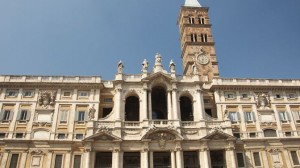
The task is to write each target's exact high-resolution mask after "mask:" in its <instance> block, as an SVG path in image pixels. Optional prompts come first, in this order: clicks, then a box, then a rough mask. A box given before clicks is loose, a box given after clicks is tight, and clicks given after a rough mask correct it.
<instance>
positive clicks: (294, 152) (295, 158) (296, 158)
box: [291, 151, 299, 165]
mask: <svg viewBox="0 0 300 168" xmlns="http://www.w3.org/2000/svg"><path fill="white" fill-rule="evenodd" d="M291 156H292V160H293V164H294V165H299V158H298V155H297V151H291Z"/></svg>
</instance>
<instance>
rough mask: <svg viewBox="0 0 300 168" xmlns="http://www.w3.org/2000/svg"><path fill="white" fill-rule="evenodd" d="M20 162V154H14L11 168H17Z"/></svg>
mask: <svg viewBox="0 0 300 168" xmlns="http://www.w3.org/2000/svg"><path fill="white" fill-rule="evenodd" d="M18 160H19V154H12V155H11V159H10V164H9V168H17V166H18Z"/></svg>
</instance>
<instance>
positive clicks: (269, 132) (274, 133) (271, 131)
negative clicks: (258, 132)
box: [264, 129, 277, 137]
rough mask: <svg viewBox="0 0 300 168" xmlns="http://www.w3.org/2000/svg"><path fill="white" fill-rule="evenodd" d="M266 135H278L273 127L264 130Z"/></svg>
mask: <svg viewBox="0 0 300 168" xmlns="http://www.w3.org/2000/svg"><path fill="white" fill-rule="evenodd" d="M264 137H277V133H276V130H273V129H265V130H264Z"/></svg>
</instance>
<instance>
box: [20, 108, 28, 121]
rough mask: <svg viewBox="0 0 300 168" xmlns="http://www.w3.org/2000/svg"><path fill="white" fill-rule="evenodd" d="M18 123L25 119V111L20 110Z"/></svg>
mask: <svg viewBox="0 0 300 168" xmlns="http://www.w3.org/2000/svg"><path fill="white" fill-rule="evenodd" d="M19 119H20V121H25V120H26V119H27V110H21V114H20V118H19Z"/></svg>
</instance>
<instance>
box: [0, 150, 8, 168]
mask: <svg viewBox="0 0 300 168" xmlns="http://www.w3.org/2000/svg"><path fill="white" fill-rule="evenodd" d="M8 155H9V153H8V152H4V153H3V156H2V160H1V168H5V167H6V164H7V161H8Z"/></svg>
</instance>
